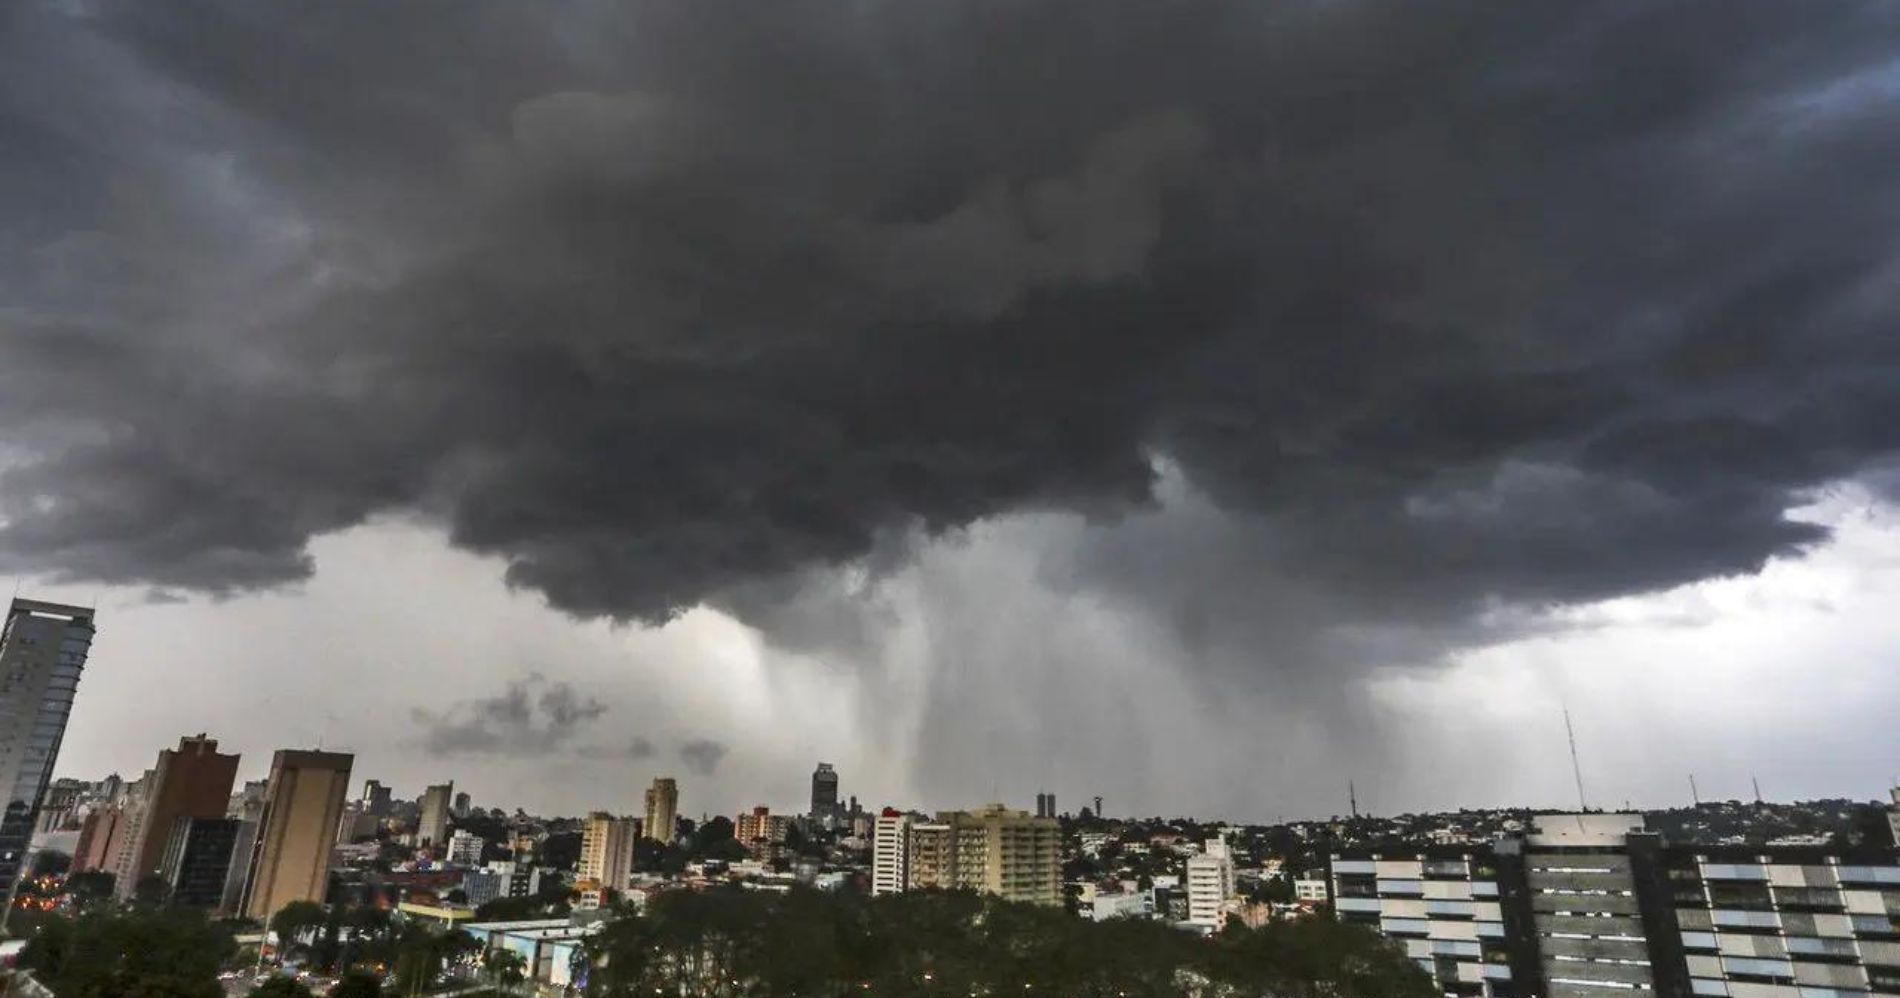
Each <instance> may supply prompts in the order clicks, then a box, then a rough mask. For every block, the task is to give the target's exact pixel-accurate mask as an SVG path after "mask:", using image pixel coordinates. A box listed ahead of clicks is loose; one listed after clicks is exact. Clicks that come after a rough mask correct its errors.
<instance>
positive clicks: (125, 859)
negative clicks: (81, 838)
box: [101, 769, 153, 889]
mask: <svg viewBox="0 0 1900 998" xmlns="http://www.w3.org/2000/svg"><path fill="white" fill-rule="evenodd" d="M152 776H153V773H152V771H151V770H149V769H148V770H146V771H145V775H143V776H141V777H139V778H138V779H136V780H133V781H132V782H130V783H127V784H126V785H125V786H124V788H123V789H121V790H120V791H119V796H118V801H117V803H118V808H119V831H118V834H117V835H115V836H113V840H112V852H111V854H109V855H108V856H107V857H106V865H105V866H104V867H102V868H101V869H104V870H105V871H106V872H108V873H110V874H112V883H113V886H114V888H115V889H116V887H117V885H119V884H121V883H125V882H127V881H131V880H134V879H136V878H137V876H138V865H137V860H138V852H137V848H136V847H137V846H138V844H139V843H140V842H142V841H144V835H145V806H146V804H147V802H149V801H150V800H151V796H152Z"/></svg>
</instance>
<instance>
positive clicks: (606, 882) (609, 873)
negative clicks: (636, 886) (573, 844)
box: [576, 811, 640, 891]
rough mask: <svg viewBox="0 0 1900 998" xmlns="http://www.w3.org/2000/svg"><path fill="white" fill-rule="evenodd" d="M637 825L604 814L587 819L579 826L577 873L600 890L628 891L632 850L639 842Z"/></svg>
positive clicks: (597, 814)
mask: <svg viewBox="0 0 1900 998" xmlns="http://www.w3.org/2000/svg"><path fill="white" fill-rule="evenodd" d="M639 834H640V830H639V826H638V823H636V822H635V821H634V820H633V819H632V818H616V817H614V816H613V815H611V814H608V813H607V812H605V811H595V812H594V813H593V814H590V815H588V816H587V823H586V824H585V825H582V826H581V860H580V867H579V869H578V871H577V873H576V875H577V876H578V878H579V879H581V880H591V881H593V882H594V883H596V884H598V885H600V886H602V887H611V888H613V889H614V890H617V891H621V890H626V889H627V878H628V876H629V875H631V874H632V873H633V846H634V842H635V841H636V840H637V839H638V838H639Z"/></svg>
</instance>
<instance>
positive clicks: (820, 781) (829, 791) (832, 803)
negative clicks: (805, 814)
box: [811, 762, 838, 818]
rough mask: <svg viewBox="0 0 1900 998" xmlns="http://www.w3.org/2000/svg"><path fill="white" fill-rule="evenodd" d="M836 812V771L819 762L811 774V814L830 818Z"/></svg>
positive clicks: (828, 765) (815, 816) (816, 816)
mask: <svg viewBox="0 0 1900 998" xmlns="http://www.w3.org/2000/svg"><path fill="white" fill-rule="evenodd" d="M837 813H838V771H837V770H835V769H833V768H831V763H828V762H821V763H819V764H818V768H817V769H816V770H814V771H813V772H812V774H811V816H812V817H814V818H830V817H833V816H835V815H836V814H837Z"/></svg>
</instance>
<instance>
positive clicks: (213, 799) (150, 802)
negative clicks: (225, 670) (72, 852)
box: [113, 734, 238, 899]
mask: <svg viewBox="0 0 1900 998" xmlns="http://www.w3.org/2000/svg"><path fill="white" fill-rule="evenodd" d="M237 768H238V757H237V755H236V754H226V753H223V752H219V751H218V741H217V739H215V738H207V737H205V736H204V735H203V734H198V735H195V736H186V737H183V738H180V739H178V747H177V748H176V749H163V750H161V751H160V752H159V753H158V762H157V763H156V764H154V765H153V766H152V775H151V782H150V786H149V788H148V789H147V790H146V792H145V802H144V807H143V808H142V809H141V813H140V815H139V820H138V829H137V835H136V838H135V839H134V840H132V841H131V842H130V843H129V845H128V847H127V850H126V853H125V859H124V864H123V867H124V869H123V871H122V875H121V876H120V877H119V879H118V881H117V882H115V883H114V885H113V892H114V893H115V894H116V895H117V896H118V897H119V898H121V899H125V898H129V897H131V896H132V894H133V891H135V890H136V889H137V887H138V883H139V881H141V880H143V879H145V878H146V877H152V876H159V875H161V874H162V873H163V872H164V870H163V867H164V858H165V848H166V846H167V845H168V844H169V843H170V841H171V836H172V833H173V832H174V831H175V830H176V829H177V828H178V822H179V819H181V818H182V819H191V818H207V819H209V818H222V817H224V812H225V810H226V809H227V808H228V807H229V806H230V802H231V787H232V785H233V784H235V783H236V782H237Z"/></svg>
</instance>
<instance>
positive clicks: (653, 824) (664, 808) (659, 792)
mask: <svg viewBox="0 0 1900 998" xmlns="http://www.w3.org/2000/svg"><path fill="white" fill-rule="evenodd" d="M679 807H680V786H679V784H678V783H676V782H674V781H673V779H672V778H671V777H666V776H662V777H658V778H656V779H655V780H654V781H653V786H652V787H650V788H648V789H647V820H646V824H645V825H644V826H642V827H641V829H640V834H642V835H644V836H646V837H647V838H649V839H652V840H654V841H655V842H671V841H673V830H674V827H675V826H676V825H678V823H679V821H678V818H679Z"/></svg>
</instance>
